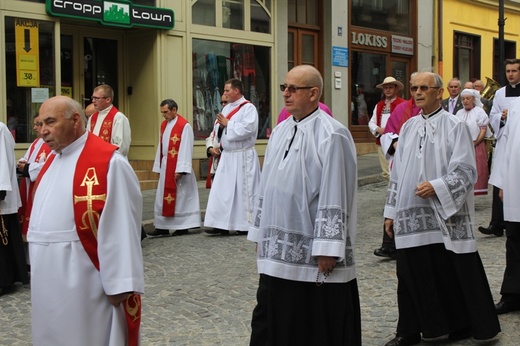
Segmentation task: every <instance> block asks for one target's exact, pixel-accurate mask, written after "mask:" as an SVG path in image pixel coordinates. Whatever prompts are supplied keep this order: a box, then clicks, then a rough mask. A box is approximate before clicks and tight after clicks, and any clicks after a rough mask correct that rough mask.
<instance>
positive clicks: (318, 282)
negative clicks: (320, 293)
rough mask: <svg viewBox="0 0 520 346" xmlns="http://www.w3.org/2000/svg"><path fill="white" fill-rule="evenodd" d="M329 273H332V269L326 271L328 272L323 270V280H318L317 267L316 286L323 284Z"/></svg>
mask: <svg viewBox="0 0 520 346" xmlns="http://www.w3.org/2000/svg"><path fill="white" fill-rule="evenodd" d="M330 273H332V270H331V271H328V272H324V273H323V281H321V282H320V270H319V269H318V274H316V286H321V285H323V284H324V283H325V280H327V278H328V277H329V275H330Z"/></svg>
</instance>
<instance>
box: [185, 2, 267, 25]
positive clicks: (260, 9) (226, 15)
mask: <svg viewBox="0 0 520 346" xmlns="http://www.w3.org/2000/svg"><path fill="white" fill-rule="evenodd" d="M247 8H249V18H246V11H245V9H247ZM191 15H192V17H191V21H192V23H193V24H199V25H207V26H217V27H223V28H228V29H235V30H248V31H253V32H261V33H271V0H195V1H194V3H193V5H192V7H191ZM246 23H249V25H250V27H249V28H248V29H246Z"/></svg>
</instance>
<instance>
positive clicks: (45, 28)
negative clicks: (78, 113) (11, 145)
mask: <svg viewBox="0 0 520 346" xmlns="http://www.w3.org/2000/svg"><path fill="white" fill-rule="evenodd" d="M20 20H21V21H20ZM15 22H16V23H24V28H27V29H28V30H30V31H31V32H36V35H37V39H38V42H37V43H36V42H32V41H31V39H32V38H33V36H29V37H30V38H31V39H30V40H29V41H28V42H27V41H25V38H24V37H22V38H21V39H22V40H24V44H21V45H18V44H17V42H19V40H20V37H18V36H16V34H15ZM23 32H25V30H24V31H23ZM5 42H6V49H5V67H6V68H5V76H6V80H5V86H6V96H7V104H6V109H5V111H6V112H7V123H8V124H7V125H8V127H9V130H11V133H12V134H13V135H14V137H15V141H16V142H17V143H30V142H32V141H33V140H34V138H35V134H34V133H32V118H33V115H34V114H36V113H37V112H38V110H39V108H40V106H41V104H42V102H41V101H42V97H43V96H42V95H46V94H47V93H48V96H49V97H51V96H54V95H55V94H56V93H55V88H56V83H55V80H54V78H55V75H56V71H55V64H54V24H53V23H51V22H44V21H39V20H33V19H27V18H13V17H5ZM20 48H22V49H20ZM22 56H24V63H23V64H22V63H20V62H21V60H20V59H21V58H22ZM17 60H18V64H17ZM33 62H34V64H33Z"/></svg>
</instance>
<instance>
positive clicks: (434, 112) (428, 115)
mask: <svg viewBox="0 0 520 346" xmlns="http://www.w3.org/2000/svg"><path fill="white" fill-rule="evenodd" d="M441 110H442V107H439V108H437V110H435V111H433V112H432V113H430V114H424V113H423V114H422V116H423V118H424V119H428V118H430V117H433V116H434V115H436V114H438V113H439V112H440V111H441Z"/></svg>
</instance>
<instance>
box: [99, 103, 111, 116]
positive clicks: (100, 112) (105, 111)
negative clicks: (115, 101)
mask: <svg viewBox="0 0 520 346" xmlns="http://www.w3.org/2000/svg"><path fill="white" fill-rule="evenodd" d="M112 107H114V105H110V106H108V107H107V108H105V109H103V110H100V111H99V115H101V116H103V115H107V114H108V112H110V110H111V109H112Z"/></svg>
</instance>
